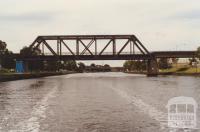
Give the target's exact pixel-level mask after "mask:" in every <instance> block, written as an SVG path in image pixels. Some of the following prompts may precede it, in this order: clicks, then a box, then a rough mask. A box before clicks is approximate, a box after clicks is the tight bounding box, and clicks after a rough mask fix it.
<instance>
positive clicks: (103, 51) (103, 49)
mask: <svg viewBox="0 0 200 132" xmlns="http://www.w3.org/2000/svg"><path fill="white" fill-rule="evenodd" d="M112 41H113V40H112V39H111V40H110V41H109V42H108V43H107V44H106V46H105V47H104V48H103V50H102V51H101V52H100V53H99V55H101V54H102V53H103V52H104V50H105V49H106V48H107V47H108V45H109V44H110V43H111V42H112Z"/></svg>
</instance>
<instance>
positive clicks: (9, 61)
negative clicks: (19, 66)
mask: <svg viewBox="0 0 200 132" xmlns="http://www.w3.org/2000/svg"><path fill="white" fill-rule="evenodd" d="M12 54H13V53H12V52H11V51H9V50H8V49H7V44H6V42H3V41H1V40H0V65H1V67H3V68H6V69H14V67H15V61H14V59H13V58H12V57H10V56H11V55H12Z"/></svg>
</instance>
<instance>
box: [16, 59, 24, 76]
mask: <svg viewBox="0 0 200 132" xmlns="http://www.w3.org/2000/svg"><path fill="white" fill-rule="evenodd" d="M24 71H25V70H24V63H23V61H16V72H17V73H22V72H24Z"/></svg>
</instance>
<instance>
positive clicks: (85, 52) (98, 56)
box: [30, 35, 150, 60]
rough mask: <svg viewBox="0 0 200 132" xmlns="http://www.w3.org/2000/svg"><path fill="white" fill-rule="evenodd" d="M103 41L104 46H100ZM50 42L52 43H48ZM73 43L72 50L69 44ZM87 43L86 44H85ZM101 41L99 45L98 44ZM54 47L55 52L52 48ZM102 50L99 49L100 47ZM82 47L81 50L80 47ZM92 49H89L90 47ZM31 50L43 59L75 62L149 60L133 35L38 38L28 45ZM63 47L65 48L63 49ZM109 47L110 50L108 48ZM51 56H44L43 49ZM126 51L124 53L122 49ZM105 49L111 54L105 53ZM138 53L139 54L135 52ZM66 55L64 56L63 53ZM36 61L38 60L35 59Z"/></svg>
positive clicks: (147, 52)
mask: <svg viewBox="0 0 200 132" xmlns="http://www.w3.org/2000/svg"><path fill="white" fill-rule="evenodd" d="M102 40H103V41H104V43H105V44H104V45H103V44H102ZM122 40H123V42H124V43H123V44H122V46H121V45H120V46H121V47H120V48H119V49H117V46H118V45H119V44H118V43H119V42H120V41H122ZM50 41H53V43H52V42H50ZM72 41H74V42H75V43H74V45H73V46H75V47H76V48H75V50H73V49H72V48H71V47H70V46H69V44H70V43H71V42H72ZM85 41H87V43H86V42H85ZM99 41H101V43H100V42H99ZM55 45H56V47H57V48H56V50H55V49H53V46H55ZM102 45H103V48H102V49H100V47H102ZM81 46H82V47H83V49H81V48H80V47H81ZM92 46H93V47H94V48H91V47H92ZM30 47H31V48H33V49H40V51H41V54H40V58H41V56H42V58H43V59H53V58H57V57H59V58H60V59H64V60H65V59H75V60H129V59H138V60H139V59H149V57H150V53H149V51H148V50H147V49H146V48H145V46H144V45H143V44H142V43H141V42H140V41H139V39H138V38H137V37H136V36H135V35H67V36H38V37H37V38H36V39H35V41H34V42H33V43H32V44H31V45H30ZM63 47H65V48H63ZM109 47H110V48H109ZM45 48H46V49H48V50H49V51H50V53H51V55H46V54H45V51H44V49H45ZM125 48H126V49H128V51H126V52H124V49H125ZM106 49H110V50H111V52H109V54H108V53H106V52H105V51H106ZM136 51H139V52H136ZM66 52H67V53H68V54H65V53H66ZM37 59H38V58H37Z"/></svg>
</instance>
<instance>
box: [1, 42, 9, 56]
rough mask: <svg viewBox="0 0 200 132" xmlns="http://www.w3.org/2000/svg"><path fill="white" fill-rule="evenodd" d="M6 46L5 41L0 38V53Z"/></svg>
mask: <svg viewBox="0 0 200 132" xmlns="http://www.w3.org/2000/svg"><path fill="white" fill-rule="evenodd" d="M6 47H7V44H6V42H3V41H1V40H0V54H3V53H4V52H5V51H6V50H7V49H6Z"/></svg>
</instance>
